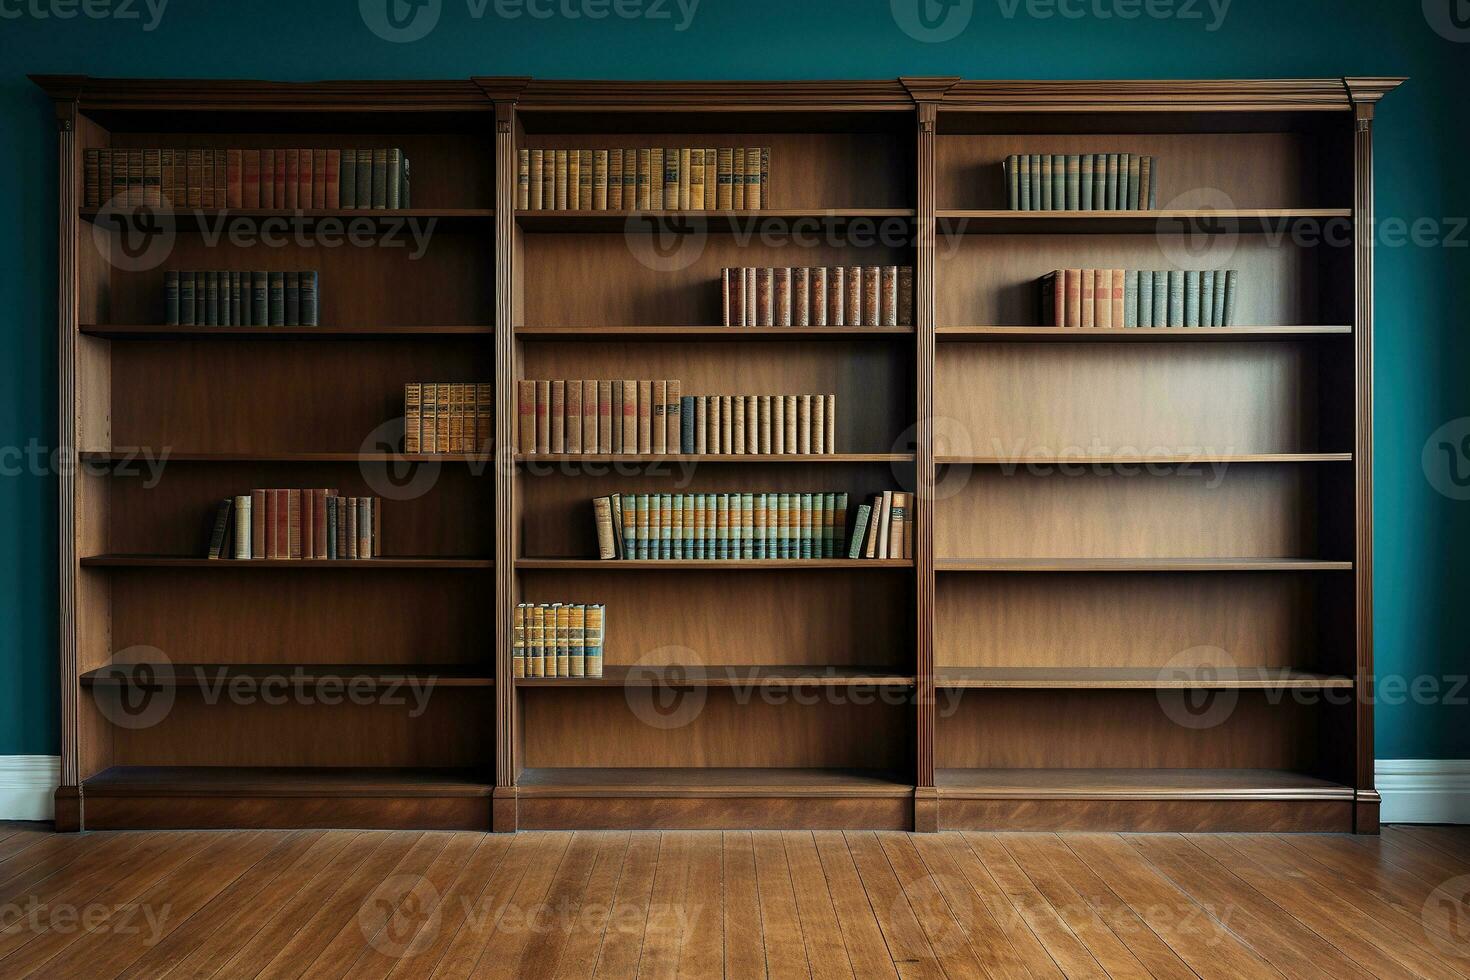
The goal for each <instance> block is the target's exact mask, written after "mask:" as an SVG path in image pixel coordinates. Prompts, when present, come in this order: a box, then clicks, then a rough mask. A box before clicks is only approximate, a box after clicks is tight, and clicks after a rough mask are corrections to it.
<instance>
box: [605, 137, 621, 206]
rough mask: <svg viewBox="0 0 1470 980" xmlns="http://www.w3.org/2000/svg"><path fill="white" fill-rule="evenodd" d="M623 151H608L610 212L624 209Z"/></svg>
mask: <svg viewBox="0 0 1470 980" xmlns="http://www.w3.org/2000/svg"><path fill="white" fill-rule="evenodd" d="M623 206H624V205H623V151H622V150H620V149H616V148H614V149H611V150H608V151H607V207H608V210H609V211H620V210H622V209H623Z"/></svg>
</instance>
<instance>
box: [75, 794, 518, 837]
mask: <svg viewBox="0 0 1470 980" xmlns="http://www.w3.org/2000/svg"><path fill="white" fill-rule="evenodd" d="M490 817H491V814H490V800H489V799H488V798H484V797H479V798H475V797H412V798H406V797H402V798H387V797H377V798H372V799H339V798H331V797H291V798H284V799H283V798H263V797H218V796H208V797H178V796H170V797H150V796H141V797H129V798H122V797H107V798H102V799H93V800H90V801H89V802H88V804H87V829H88V830H228V829H233V828H238V827H249V828H251V829H256V830H307V829H351V830H471V831H483V830H486V829H488V828H489V827H490Z"/></svg>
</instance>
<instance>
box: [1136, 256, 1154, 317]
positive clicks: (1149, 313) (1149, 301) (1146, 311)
mask: <svg viewBox="0 0 1470 980" xmlns="http://www.w3.org/2000/svg"><path fill="white" fill-rule="evenodd" d="M1153 325H1154V274H1153V272H1151V271H1149V270H1147V269H1143V270H1140V271H1139V273H1138V326H1140V327H1152V326H1153Z"/></svg>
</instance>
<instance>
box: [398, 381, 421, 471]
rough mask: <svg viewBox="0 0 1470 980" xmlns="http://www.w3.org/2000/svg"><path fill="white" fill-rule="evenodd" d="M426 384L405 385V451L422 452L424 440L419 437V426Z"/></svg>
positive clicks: (413, 383) (412, 383)
mask: <svg viewBox="0 0 1470 980" xmlns="http://www.w3.org/2000/svg"><path fill="white" fill-rule="evenodd" d="M423 399H424V386H423V385H421V384H419V383H418V382H411V383H409V384H406V385H404V386H403V451H404V452H406V453H421V452H423V451H424V444H423V441H422V440H421V439H420V438H419V426H420V423H421V421H422V417H423V405H424V400H423Z"/></svg>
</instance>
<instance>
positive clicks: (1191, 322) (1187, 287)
mask: <svg viewBox="0 0 1470 980" xmlns="http://www.w3.org/2000/svg"><path fill="white" fill-rule="evenodd" d="M1199 281H1200V274H1199V272H1197V271H1196V270H1194V269H1188V270H1185V272H1184V323H1183V324H1182V326H1186V327H1197V326H1199Z"/></svg>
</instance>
